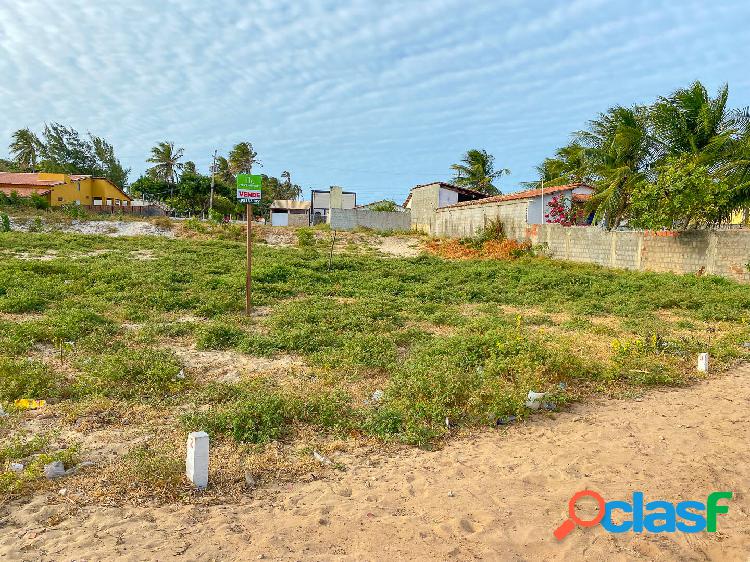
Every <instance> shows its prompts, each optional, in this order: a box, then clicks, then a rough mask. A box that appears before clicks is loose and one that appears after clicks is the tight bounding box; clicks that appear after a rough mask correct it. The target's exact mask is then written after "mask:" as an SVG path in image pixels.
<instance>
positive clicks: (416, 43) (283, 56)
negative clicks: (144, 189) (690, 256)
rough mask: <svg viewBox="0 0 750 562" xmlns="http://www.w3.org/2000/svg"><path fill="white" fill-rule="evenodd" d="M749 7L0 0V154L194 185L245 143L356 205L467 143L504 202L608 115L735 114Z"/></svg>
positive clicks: (639, 2) (749, 41)
mask: <svg viewBox="0 0 750 562" xmlns="http://www.w3.org/2000/svg"><path fill="white" fill-rule="evenodd" d="M749 21H750V2H747V1H742V0H738V1H722V0H713V1H711V2H705V1H690V0H681V1H661V2H660V1H656V0H648V1H645V0H629V1H627V2H625V1H609V2H607V1H603V0H568V1H564V2H545V1H523V0H518V1H516V0H505V1H494V2H481V1H478V0H475V1H467V0H431V1H428V2H411V1H404V0H401V1H393V2H392V1H390V0H378V1H377V2H375V1H358V0H354V1H342V2H338V1H334V0H326V1H310V2H303V1H294V2H286V1H282V0H255V1H253V2H239V1H234V0H222V1H221V2H206V1H204V0H179V1H161V2H154V1H150V0H127V1H108V2H106V3H105V2H98V1H94V0H89V1H84V0H48V1H39V0H2V2H0V157H2V156H7V148H6V146H7V144H8V143H9V142H10V135H11V133H12V132H13V131H14V130H16V129H19V128H22V127H30V128H31V129H32V130H35V131H37V132H40V131H41V129H42V127H43V125H44V123H45V122H52V121H57V122H60V123H63V124H65V125H68V126H71V127H73V128H75V129H78V130H79V131H91V132H92V133H94V134H96V135H99V136H103V137H105V138H106V139H108V140H109V141H110V142H112V144H113V145H114V146H115V150H116V152H117V155H118V157H119V158H120V160H121V161H122V163H123V164H124V165H125V166H126V167H130V168H131V177H130V179H131V181H133V180H135V179H137V178H138V176H139V175H140V174H141V173H143V171H144V170H145V168H146V167H147V163H146V158H148V155H149V149H150V147H151V146H153V145H154V144H156V143H157V142H159V141H163V140H168V141H172V142H174V143H175V144H176V145H177V146H180V147H183V148H184V149H185V158H186V159H188V160H193V161H194V162H196V164H197V165H198V168H199V170H200V171H202V172H204V173H207V172H208V166H209V165H210V161H211V156H212V154H213V152H214V150H218V151H219V153H221V154H226V153H227V152H228V151H229V149H230V148H231V146H232V145H233V144H235V143H237V142H240V141H250V142H252V144H253V146H254V147H255V149H256V150H257V152H258V158H259V160H260V161H261V163H262V164H263V166H262V168H258V169H254V171H255V172H261V173H266V174H269V175H274V176H278V175H279V174H281V172H282V171H283V170H289V171H290V172H291V174H292V179H293V181H294V182H295V183H297V184H299V185H301V186H302V187H303V189H304V193H305V198H306V199H309V190H310V189H327V188H328V187H329V186H330V185H340V186H343V187H344V188H345V189H346V190H350V191H355V192H357V194H358V203H366V202H369V201H373V200H378V199H383V198H392V199H395V200H396V201H398V202H403V200H404V198H405V196H406V194H407V193H408V190H409V189H410V188H411V187H412V186H414V185H416V184H420V183H428V182H431V181H450V179H451V177H452V173H451V169H450V166H451V164H453V163H455V162H457V161H459V160H460V158H461V156H462V154H463V153H465V152H466V150H468V149H470V148H481V149H485V150H487V151H488V152H490V153H491V154H493V155H494V156H495V159H496V166H497V167H499V168H509V169H510V170H511V175H510V176H508V177H504V178H502V180H501V181H500V184H499V187H500V188H501V190H503V191H504V192H512V191H516V190H518V189H519V188H520V185H519V184H520V182H523V181H531V180H534V179H536V178H537V177H538V176H537V173H536V171H535V168H534V167H535V166H536V165H537V164H538V163H539V162H541V161H542V160H543V158H544V157H546V156H550V155H551V154H552V153H553V152H554V150H555V148H557V147H559V146H561V145H564V144H565V143H567V142H568V140H569V139H570V135H571V133H572V132H574V131H577V130H580V129H582V128H584V127H585V126H586V123H587V121H588V120H590V119H592V118H594V117H595V116H596V115H597V114H598V113H599V112H602V111H605V110H606V109H607V108H608V107H610V106H612V105H615V104H622V105H630V104H633V103H649V102H651V101H653V100H654V99H656V98H657V97H658V96H660V95H668V94H669V93H670V92H671V91H673V90H674V89H676V88H678V87H684V86H687V85H689V84H690V83H691V82H692V81H694V80H696V79H697V80H701V81H702V82H703V83H704V84H705V85H706V86H707V87H708V88H709V90H711V91H712V92H715V90H716V89H717V88H718V87H719V86H720V85H721V84H723V83H724V82H728V83H729V87H730V105H731V106H734V107H740V106H741V107H744V106H747V105H750V72H748V61H750V26H748V25H747V23H748V22H749Z"/></svg>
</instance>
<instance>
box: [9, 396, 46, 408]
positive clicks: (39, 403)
mask: <svg viewBox="0 0 750 562" xmlns="http://www.w3.org/2000/svg"><path fill="white" fill-rule="evenodd" d="M13 404H14V405H15V407H16V408H18V409H19V410H37V409H39V408H43V407H44V406H46V405H47V401H46V400H32V399H31V398H19V399H18V400H16V401H15V402H13Z"/></svg>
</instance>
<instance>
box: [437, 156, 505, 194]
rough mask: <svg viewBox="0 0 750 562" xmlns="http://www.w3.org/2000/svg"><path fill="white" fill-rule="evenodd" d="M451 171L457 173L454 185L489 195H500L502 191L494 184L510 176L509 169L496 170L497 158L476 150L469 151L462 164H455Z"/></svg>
mask: <svg viewBox="0 0 750 562" xmlns="http://www.w3.org/2000/svg"><path fill="white" fill-rule="evenodd" d="M451 169H453V171H454V172H455V176H454V178H453V183H455V184H456V185H458V186H461V187H467V188H470V189H474V190H476V191H481V192H482V193H486V194H488V195H498V194H499V193H500V190H499V189H498V188H497V187H496V186H495V185H494V183H493V182H494V181H495V180H498V179H499V178H500V177H501V176H503V175H505V174H510V170H508V169H507V168H502V169H500V170H495V157H494V156H492V155H491V154H489V153H488V152H487V151H486V150H478V149H475V148H474V149H471V150H469V151H467V152H466V154H465V155H464V157H463V159H462V160H461V163H460V164H453V165H452V166H451Z"/></svg>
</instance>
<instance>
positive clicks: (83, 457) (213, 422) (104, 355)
mask: <svg viewBox="0 0 750 562" xmlns="http://www.w3.org/2000/svg"><path fill="white" fill-rule="evenodd" d="M235 230H236V229H235ZM204 234H205V233H204ZM209 234H215V233H209ZM228 234H229V235H228V236H226V238H233V237H234V238H238V237H239V238H241V236H236V234H237V232H234V230H231V229H230V230H229V232H228ZM327 236H328V233H320V232H318V233H316V235H313V233H311V232H310V231H307V230H304V231H302V232H301V233H300V234H299V236H297V237H293V240H292V243H291V244H289V240H285V242H284V243H285V246H284V247H277V246H272V245H269V244H264V243H261V242H259V243H258V244H256V252H255V255H254V273H255V275H254V282H253V289H254V295H253V296H254V299H253V300H254V303H255V309H254V312H253V315H252V316H251V317H249V318H248V317H246V316H244V313H243V307H244V283H245V282H244V244H243V243H242V242H240V241H233V240H217V239H207V237H206V236H201V237H199V238H197V239H192V240H187V239H167V238H155V237H138V238H107V237H103V236H84V235H73V234H60V233H54V234H37V233H14V232H11V233H3V234H0V403H1V404H2V405H3V406H4V407H5V409H6V410H8V411H9V413H10V415H8V416H5V417H0V432H2V435H3V438H2V442H0V495H1V496H2V497H4V498H6V499H10V498H13V497H15V496H18V495H21V494H26V493H31V492H34V491H36V490H53V489H54V490H56V491H57V490H58V489H59V488H60V487H61V484H60V482H61V481H60V480H57V481H48V480H46V479H44V478H40V475H41V471H42V467H43V465H44V464H45V463H48V462H50V461H51V460H61V461H63V463H64V464H65V466H66V467H72V466H76V465H79V466H80V463H81V462H83V461H91V462H93V463H94V464H93V465H90V466H85V467H81V468H80V469H79V470H77V471H76V472H75V474H73V475H71V476H68V477H66V478H65V479H64V484H62V486H64V487H65V497H66V501H69V502H71V503H72V504H81V503H91V502H101V503H108V504H120V503H122V502H125V501H129V502H139V501H149V502H152V501H154V499H156V500H158V501H163V502H171V501H177V500H181V501H191V502H212V501H232V499H234V498H238V497H240V496H241V495H242V494H246V493H247V491H248V488H252V487H255V486H262V485H263V484H264V483H266V482H270V481H279V480H285V479H306V480H310V479H315V478H319V477H320V476H321V474H324V473H325V472H326V471H335V470H346V468H347V465H348V463H349V462H350V460H351V459H352V456H353V455H364V454H372V453H373V452H374V451H376V450H377V451H379V452H382V451H383V450H386V451H396V450H398V448H399V447H404V446H411V445H416V446H421V447H427V448H429V447H437V446H440V445H441V444H442V443H443V442H444V441H445V440H446V439H449V438H450V437H451V435H454V434H456V433H460V432H462V431H466V430H469V429H476V428H481V427H487V428H494V427H496V426H497V425H498V424H501V425H505V424H507V423H509V422H510V421H511V420H512V419H513V418H512V417H511V416H515V417H516V419H519V418H523V417H524V416H526V415H528V414H529V410H528V409H527V408H526V407H525V406H524V402H525V399H526V394H527V393H528V392H529V391H530V390H533V391H539V392H548V393H549V394H548V396H547V397H546V398H545V401H546V402H547V404H546V406H547V408H548V409H549V410H551V411H545V412H544V413H542V414H539V415H547V416H554V415H555V414H554V411H553V410H560V409H565V408H566V404H568V403H570V402H571V401H576V400H584V399H586V397H588V396H591V395H615V396H618V397H625V398H627V397H635V396H637V395H639V394H640V393H641V392H642V389H643V387H644V386H649V385H679V384H684V383H686V382H689V381H690V379H691V378H693V377H695V376H696V375H695V373H694V371H695V364H696V358H697V354H698V353H699V352H701V351H709V352H710V353H711V356H712V361H713V363H712V367H713V368H714V369H721V368H723V367H725V366H727V365H729V364H731V363H732V362H735V361H737V360H738V359H740V358H743V357H747V355H748V352H749V350H748V349H747V348H746V347H745V345H744V343H745V342H747V341H750V325H749V324H748V320H749V318H748V314H749V313H748V311H750V287H748V286H742V285H738V284H736V283H733V282H730V281H727V280H725V279H720V278H712V277H691V276H675V275H669V274H658V275H657V274H641V273H630V272H616V271H610V270H605V269H599V268H595V267H590V266H581V265H574V264H570V263H561V262H555V261H551V260H547V259H544V258H529V257H524V258H521V259H517V260H503V261H497V260H464V261H445V260H442V259H439V258H435V257H428V256H425V255H422V256H417V257H410V258H400V257H392V256H384V255H383V254H381V253H379V252H377V250H375V249H373V247H372V246H371V245H370V246H365V245H361V244H357V243H356V238H351V239H349V240H348V241H345V242H344V243H343V245H342V242H341V241H339V250H338V251H337V252H336V253H334V255H333V259H332V260H330V256H329V252H328V242H327V240H326V237H327ZM376 391H382V392H376ZM19 398H39V399H46V400H47V401H48V404H47V406H45V407H44V408H41V409H39V410H32V411H16V410H14V408H13V402H14V401H15V400H16V399H19ZM199 429H204V430H206V431H208V432H209V433H210V434H211V437H212V463H213V464H212V473H211V477H212V481H211V487H210V488H209V490H208V491H206V492H205V493H201V494H197V493H195V492H193V491H192V490H191V489H190V487H189V486H187V485H186V482H185V481H184V479H183V478H182V472H183V469H184V456H183V455H184V451H183V449H184V442H185V437H186V434H187V432H189V431H194V430H199ZM15 461H20V462H22V463H23V464H24V468H23V470H22V471H20V472H13V471H12V470H10V463H11V462H15Z"/></svg>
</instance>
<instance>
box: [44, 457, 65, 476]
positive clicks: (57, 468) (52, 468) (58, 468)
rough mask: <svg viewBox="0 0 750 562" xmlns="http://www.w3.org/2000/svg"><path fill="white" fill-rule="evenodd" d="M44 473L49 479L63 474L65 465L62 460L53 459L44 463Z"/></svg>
mask: <svg viewBox="0 0 750 562" xmlns="http://www.w3.org/2000/svg"><path fill="white" fill-rule="evenodd" d="M44 475H45V476H46V477H47V478H49V479H50V480H52V479H54V478H60V477H61V476H65V465H64V464H63V463H62V461H54V462H51V463H49V464H45V465H44Z"/></svg>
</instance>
